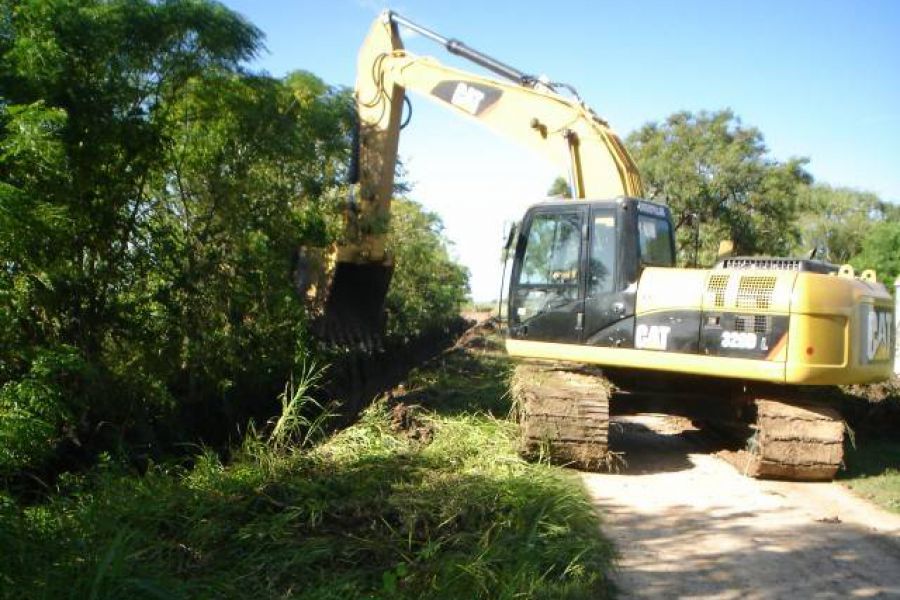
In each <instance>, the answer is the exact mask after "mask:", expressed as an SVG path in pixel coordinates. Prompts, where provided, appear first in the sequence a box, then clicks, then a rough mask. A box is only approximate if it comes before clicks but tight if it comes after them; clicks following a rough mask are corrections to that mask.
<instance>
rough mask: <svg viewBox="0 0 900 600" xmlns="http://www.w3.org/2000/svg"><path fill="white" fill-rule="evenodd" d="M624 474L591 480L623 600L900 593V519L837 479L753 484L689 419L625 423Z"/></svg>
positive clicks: (619, 436) (617, 429) (621, 426)
mask: <svg viewBox="0 0 900 600" xmlns="http://www.w3.org/2000/svg"><path fill="white" fill-rule="evenodd" d="M610 437H611V444H612V446H613V449H618V450H624V451H625V452H626V456H627V467H624V468H623V469H621V470H620V472H619V473H618V474H595V473H584V474H583V475H582V477H583V480H584V483H585V485H586V487H587V489H588V490H589V492H590V494H591V496H592V497H593V498H594V501H595V503H596V505H597V506H598V508H600V509H601V511H602V513H603V515H604V517H603V518H604V532H605V533H606V534H607V535H609V536H611V537H612V538H613V540H614V541H615V542H616V544H617V546H618V550H619V553H620V560H619V571H618V572H617V573H616V575H615V580H616V583H617V584H618V586H619V588H620V590H621V592H622V593H621V596H622V597H624V598H721V599H730V598H760V599H762V598H766V599H768V598H790V599H792V600H793V599H801V598H900V516H897V515H894V514H891V513H887V512H885V511H882V510H880V509H878V508H877V507H875V506H873V505H871V504H869V503H868V502H865V501H863V500H861V499H858V498H857V497H855V496H853V495H852V494H851V493H850V492H849V491H847V490H846V489H845V488H843V487H841V486H840V485H838V484H831V483H802V484H801V483H787V482H772V481H756V480H752V479H748V478H745V477H743V476H742V475H740V474H739V473H738V472H737V471H735V469H734V468H733V467H731V466H730V465H729V464H727V463H726V462H724V461H722V460H720V459H718V458H716V457H715V456H714V455H713V450H714V448H712V447H711V444H710V442H709V441H708V440H707V439H705V438H704V437H703V436H702V435H701V434H700V433H699V432H698V431H696V430H695V429H693V428H692V427H691V426H690V424H689V422H687V421H685V420H682V419H677V418H673V417H664V416H661V415H638V416H631V417H617V418H615V419H614V422H613V423H612V426H611V431H610Z"/></svg>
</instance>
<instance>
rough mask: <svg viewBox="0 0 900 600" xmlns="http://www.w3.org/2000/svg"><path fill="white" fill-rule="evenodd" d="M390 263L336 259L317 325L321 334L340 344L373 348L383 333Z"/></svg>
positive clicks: (391, 271)
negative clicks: (323, 307) (353, 261)
mask: <svg viewBox="0 0 900 600" xmlns="http://www.w3.org/2000/svg"><path fill="white" fill-rule="evenodd" d="M393 272H394V267H393V265H385V264H381V263H362V264H360V263H352V262H340V261H339V262H338V263H336V264H335V267H334V276H333V278H332V281H331V286H330V287H329V291H328V299H327V300H326V301H325V312H324V314H323V316H322V318H321V320H320V322H319V325H318V327H317V329H318V333H319V335H320V337H322V338H323V339H325V340H327V341H329V342H331V343H333V344H338V345H342V346H351V345H352V346H360V345H361V346H364V347H366V348H374V347H377V346H378V342H379V341H380V339H381V337H382V336H383V334H384V324H385V315H384V301H385V298H386V297H387V290H388V286H389V285H390V282H391V275H392V274H393Z"/></svg>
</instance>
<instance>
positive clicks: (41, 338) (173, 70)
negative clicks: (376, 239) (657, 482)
mask: <svg viewBox="0 0 900 600" xmlns="http://www.w3.org/2000/svg"><path fill="white" fill-rule="evenodd" d="M260 44H261V34H260V32H259V31H258V30H257V29H256V28H255V27H253V26H252V25H251V24H249V23H247V22H246V21H244V20H243V19H242V18H241V17H240V16H238V15H237V14H235V13H233V12H231V11H228V10H227V9H225V8H224V7H222V6H221V5H220V4H218V3H214V2H209V1H204V0H167V1H166V2H153V1H150V0H28V1H25V2H10V1H8V0H2V4H0V98H2V100H0V438H2V439H0V474H2V472H3V471H5V470H8V469H15V468H20V467H22V466H23V465H29V464H32V465H33V464H35V463H37V462H39V461H40V460H41V459H42V458H43V457H45V456H47V455H49V453H50V452H51V451H52V449H53V448H54V445H55V444H57V443H58V442H60V441H61V440H63V439H71V440H73V441H75V442H76V443H78V444H80V445H84V444H86V443H91V442H92V441H97V440H99V441H100V442H102V438H104V437H110V436H112V437H115V438H118V439H120V440H125V441H128V440H131V441H141V442H147V441H151V439H152V437H153V436H154V435H156V434H158V433H160V432H162V433H165V434H166V435H174V436H176V438H177V435H178V433H177V431H176V429H177V428H178V427H180V426H181V425H182V423H183V419H176V418H173V417H174V415H177V414H179V412H180V413H181V414H183V415H188V416H190V415H196V416H195V417H194V418H195V419H196V421H197V422H202V421H204V420H205V421H209V422H210V425H212V426H215V425H216V424H221V422H220V421H216V420H215V419H214V416H215V415H217V414H221V413H222V412H223V411H225V410H226V409H228V407H229V406H234V405H235V404H238V403H239V402H244V403H245V404H248V405H252V404H253V402H254V401H257V400H259V399H261V398H265V395H266V393H267V391H268V390H273V394H272V397H271V398H268V400H269V401H273V400H274V391H277V390H279V389H280V388H281V386H282V385H283V381H284V379H285V378H286V377H287V376H288V374H289V371H290V369H291V368H292V366H293V362H294V360H295V359H297V358H299V356H300V355H302V354H303V353H304V352H305V351H306V350H305V348H304V347H303V344H302V328H303V322H304V317H305V315H304V308H303V306H302V304H301V301H300V299H299V298H298V297H297V296H296V294H295V293H294V290H293V283H292V280H291V271H292V268H293V257H294V255H295V254H296V252H297V247H298V246H299V245H300V244H302V243H318V244H328V243H330V242H332V241H333V240H334V237H335V235H336V232H337V230H338V225H339V217H338V214H337V201H336V193H335V192H334V191H333V190H334V189H335V188H336V186H337V182H338V181H339V180H340V179H341V178H342V175H343V169H344V167H343V165H344V164H346V162H347V157H348V142H349V127H350V123H349V115H348V110H347V108H348V106H347V105H348V94H347V92H346V91H343V90H336V89H333V88H331V87H329V86H327V85H326V84H324V83H323V82H322V81H321V80H319V79H318V78H316V77H315V76H313V75H311V74H308V73H295V74H292V75H291V76H289V77H288V78H287V79H286V80H285V81H283V82H282V81H279V80H275V79H272V78H270V77H263V76H257V75H253V74H250V73H247V72H246V71H245V70H244V69H243V67H242V66H241V65H242V62H243V61H245V60H246V59H248V58H250V57H252V56H253V55H254V54H255V52H256V51H257V50H258V48H259V47H260ZM228 410H230V409H228ZM99 424H102V426H100V425H99ZM110 441H112V440H110ZM105 443H107V444H108V443H109V442H105Z"/></svg>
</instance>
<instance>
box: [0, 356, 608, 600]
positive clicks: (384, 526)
mask: <svg viewBox="0 0 900 600" xmlns="http://www.w3.org/2000/svg"><path fill="white" fill-rule="evenodd" d="M476 339H480V338H476ZM470 341H471V340H470ZM473 345H475V346H482V347H483V346H484V345H485V344H484V343H481V342H479V343H478V344H473ZM488 345H489V344H488ZM508 373H509V365H508V363H507V361H506V359H505V358H504V357H503V356H502V355H499V354H495V353H491V352H489V351H487V350H484V349H483V348H478V349H476V348H463V347H457V348H455V349H453V350H450V351H448V352H447V353H445V354H443V355H442V356H440V357H439V358H438V359H435V360H434V361H432V362H431V363H429V364H428V365H426V366H424V367H422V368H420V369H419V370H417V371H415V372H413V373H412V374H411V376H410V377H409V378H408V381H407V382H406V384H405V386H401V387H398V388H397V389H396V390H394V391H393V392H392V393H391V394H388V395H387V396H386V397H384V398H382V399H381V400H379V401H377V402H376V403H375V404H374V405H372V406H371V407H370V408H369V409H368V410H367V411H366V412H365V413H364V415H363V416H362V418H361V419H360V420H359V422H357V423H356V424H355V425H353V426H352V427H350V428H348V429H346V430H344V431H342V432H340V433H338V434H336V435H334V436H332V437H331V438H329V439H327V440H325V441H324V442H323V443H321V444H319V445H318V446H315V447H314V448H312V449H311V450H299V449H291V450H287V449H283V450H281V451H278V450H275V449H274V448H273V446H272V445H271V443H269V442H268V441H265V440H263V439H262V436H260V435H256V436H250V437H248V438H247V440H246V441H245V443H244V444H243V446H242V447H241V448H240V449H239V451H238V452H237V453H236V456H235V458H234V459H233V461H232V462H231V463H230V464H227V465H224V464H222V462H221V461H220V460H219V459H218V458H217V457H216V456H215V455H212V454H205V455H203V456H202V457H201V458H200V459H199V460H198V461H197V463H196V464H195V465H194V466H193V468H190V469H188V468H184V467H167V466H164V465H158V466H154V467H152V468H151V469H150V470H149V471H148V472H147V473H146V474H145V475H144V476H138V475H135V474H134V473H130V472H128V471H126V470H124V469H123V468H122V467H119V466H117V465H115V464H109V465H107V466H106V467H104V468H99V469H97V470H95V471H92V472H91V473H90V474H88V475H85V476H77V477H76V476H69V477H64V478H63V479H62V480H61V483H60V486H59V490H58V493H57V494H54V495H53V496H52V498H51V499H50V500H49V501H47V502H45V503H42V504H40V505H35V506H29V507H25V508H22V507H18V506H17V505H16V504H15V503H13V502H12V501H11V500H9V499H4V500H2V504H0V507H2V508H0V510H2V512H0V536H2V537H3V538H4V539H2V540H0V545H2V547H3V548H4V560H3V561H2V563H0V588H2V589H3V590H5V595H6V596H7V597H12V596H15V597H17V598H22V597H33V598H60V597H77V598H88V597H90V598H114V597H117V598H118V597H130V598H140V597H148V598H149V597H179V596H182V597H230V598H275V597H278V598H287V597H290V598H341V599H344V598H422V597H430V598H513V597H528V598H603V597H607V596H608V595H609V593H610V589H609V587H608V583H607V578H606V574H607V572H608V570H609V567H610V560H611V557H612V550H611V546H610V545H609V544H608V542H607V541H605V540H604V539H603V538H602V537H601V536H600V531H599V523H598V520H597V517H596V516H595V514H594V511H593V509H592V507H591V505H590V503H589V502H588V500H587V499H586V496H585V494H584V491H583V489H582V488H581V485H580V483H579V482H578V480H577V479H575V478H574V477H573V476H572V475H571V474H570V473H566V472H564V471H562V470H560V469H558V468H556V467H552V466H549V465H545V464H528V463H526V462H524V461H523V460H521V459H520V458H519V456H518V454H517V433H516V426H515V424H514V423H512V422H510V421H509V420H508V418H507V417H508V414H509V412H510V406H509V401H508V399H507V398H506V396H505V393H504V392H505V389H506V377H507V376H508Z"/></svg>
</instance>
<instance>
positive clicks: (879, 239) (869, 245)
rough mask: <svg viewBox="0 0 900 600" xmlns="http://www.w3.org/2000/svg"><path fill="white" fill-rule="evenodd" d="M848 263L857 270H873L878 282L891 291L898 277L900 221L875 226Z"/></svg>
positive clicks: (899, 273) (899, 275)
mask: <svg viewBox="0 0 900 600" xmlns="http://www.w3.org/2000/svg"><path fill="white" fill-rule="evenodd" d="M850 262H851V264H852V265H853V266H854V267H855V268H856V269H857V270H862V269H875V273H876V274H877V276H878V280H879V281H882V282H884V284H885V285H886V286H887V287H888V288H889V289H893V287H894V282H895V281H897V278H898V277H900V221H897V220H891V221H882V222H880V223H877V224H875V225H874V226H873V227H872V228H871V229H870V230H869V233H868V235H866V237H865V239H863V241H862V248H861V250H860V252H859V254H857V255H856V256H854V257H853V259H852V260H851V261H850Z"/></svg>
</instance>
